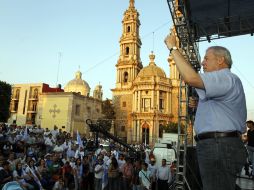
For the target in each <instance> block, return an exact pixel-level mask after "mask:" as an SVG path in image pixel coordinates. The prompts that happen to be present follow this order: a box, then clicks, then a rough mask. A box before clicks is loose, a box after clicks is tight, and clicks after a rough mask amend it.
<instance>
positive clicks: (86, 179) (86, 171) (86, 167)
mask: <svg viewBox="0 0 254 190" xmlns="http://www.w3.org/2000/svg"><path fill="white" fill-rule="evenodd" d="M89 167H90V166H89V161H88V157H87V156H84V158H83V174H82V188H83V189H87V190H88V189H90V187H89V185H90V183H89Z"/></svg>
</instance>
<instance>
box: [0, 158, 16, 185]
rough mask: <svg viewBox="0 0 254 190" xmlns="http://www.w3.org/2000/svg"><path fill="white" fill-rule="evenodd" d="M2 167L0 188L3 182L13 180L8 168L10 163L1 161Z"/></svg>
mask: <svg viewBox="0 0 254 190" xmlns="http://www.w3.org/2000/svg"><path fill="white" fill-rule="evenodd" d="M2 167H3V168H2V169H1V170H0V189H2V187H3V186H4V184H5V183H7V182H10V181H12V180H13V176H12V171H11V170H10V163H9V162H7V161H4V162H3V163H2Z"/></svg>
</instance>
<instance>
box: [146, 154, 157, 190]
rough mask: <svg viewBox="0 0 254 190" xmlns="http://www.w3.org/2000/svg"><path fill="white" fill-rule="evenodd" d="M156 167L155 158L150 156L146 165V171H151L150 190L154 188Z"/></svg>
mask: <svg viewBox="0 0 254 190" xmlns="http://www.w3.org/2000/svg"><path fill="white" fill-rule="evenodd" d="M157 170H158V167H157V166H156V165H155V158H154V157H151V159H150V164H149V165H148V171H150V172H151V175H152V178H151V183H152V184H151V190H155V189H156V174H157Z"/></svg>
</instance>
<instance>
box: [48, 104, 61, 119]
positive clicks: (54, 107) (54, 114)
mask: <svg viewBox="0 0 254 190" xmlns="http://www.w3.org/2000/svg"><path fill="white" fill-rule="evenodd" d="M56 108H57V105H56V104H54V106H53V109H50V110H49V113H50V114H51V113H53V115H52V117H53V118H55V117H56V113H60V109H56Z"/></svg>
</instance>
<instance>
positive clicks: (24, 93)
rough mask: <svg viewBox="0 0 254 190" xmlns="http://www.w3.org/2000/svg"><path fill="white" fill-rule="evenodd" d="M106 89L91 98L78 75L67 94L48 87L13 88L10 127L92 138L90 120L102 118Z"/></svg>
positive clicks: (95, 90) (78, 74) (66, 91)
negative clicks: (35, 126)
mask: <svg viewBox="0 0 254 190" xmlns="http://www.w3.org/2000/svg"><path fill="white" fill-rule="evenodd" d="M102 95H103V92H102V86H101V85H100V84H99V85H97V86H96V87H95V89H94V91H93V95H91V94H90V86H89V84H88V83H87V82H86V81H85V80H83V79H82V73H81V72H80V71H77V72H76V73H75V78H74V79H73V80H71V81H69V82H68V83H67V84H66V85H65V87H64V90H63V89H61V86H58V87H57V88H50V87H49V85H47V84H44V83H31V84H15V85H13V86H12V98H11V105H10V112H11V116H10V118H9V120H8V123H16V124H17V125H40V126H41V127H42V128H44V129H45V128H48V129H53V128H54V126H57V127H58V129H61V130H62V131H67V132H70V133H71V134H76V132H77V130H78V131H79V133H80V134H83V135H86V136H90V135H91V134H90V133H89V132H90V130H89V127H88V126H87V124H86V120H87V119H92V120H97V119H99V118H102V117H103V114H102Z"/></svg>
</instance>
